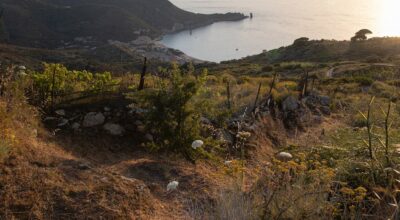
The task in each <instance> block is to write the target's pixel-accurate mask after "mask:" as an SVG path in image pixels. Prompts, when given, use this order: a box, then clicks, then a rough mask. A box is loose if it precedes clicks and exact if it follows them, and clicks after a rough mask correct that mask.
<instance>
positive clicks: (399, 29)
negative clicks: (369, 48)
mask: <svg viewBox="0 0 400 220" xmlns="http://www.w3.org/2000/svg"><path fill="white" fill-rule="evenodd" d="M381 4H382V5H381V7H382V8H381V12H380V19H379V32H380V33H379V34H380V35H384V36H400V12H399V10H400V1H399V0H383V1H382V3H381Z"/></svg>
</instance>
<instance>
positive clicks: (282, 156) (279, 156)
mask: <svg viewBox="0 0 400 220" xmlns="http://www.w3.org/2000/svg"><path fill="white" fill-rule="evenodd" d="M276 158H277V159H278V160H281V161H289V160H291V159H293V156H292V154H290V153H287V152H280V153H278V154H277V155H276Z"/></svg>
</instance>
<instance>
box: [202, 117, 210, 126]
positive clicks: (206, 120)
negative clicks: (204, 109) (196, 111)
mask: <svg viewBox="0 0 400 220" xmlns="http://www.w3.org/2000/svg"><path fill="white" fill-rule="evenodd" d="M200 122H201V123H202V124H207V125H211V124H212V123H211V121H210V120H209V119H208V118H205V117H201V118H200Z"/></svg>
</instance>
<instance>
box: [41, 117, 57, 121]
mask: <svg viewBox="0 0 400 220" xmlns="http://www.w3.org/2000/svg"><path fill="white" fill-rule="evenodd" d="M55 120H58V118H56V117H46V118H45V119H44V121H55Z"/></svg>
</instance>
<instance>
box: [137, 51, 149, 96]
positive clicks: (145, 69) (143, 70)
mask: <svg viewBox="0 0 400 220" xmlns="http://www.w3.org/2000/svg"><path fill="white" fill-rule="evenodd" d="M146 71H147V57H145V58H144V61H143V69H142V74H141V75H140V83H139V91H140V90H143V89H144V76H145V75H146Z"/></svg>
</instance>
